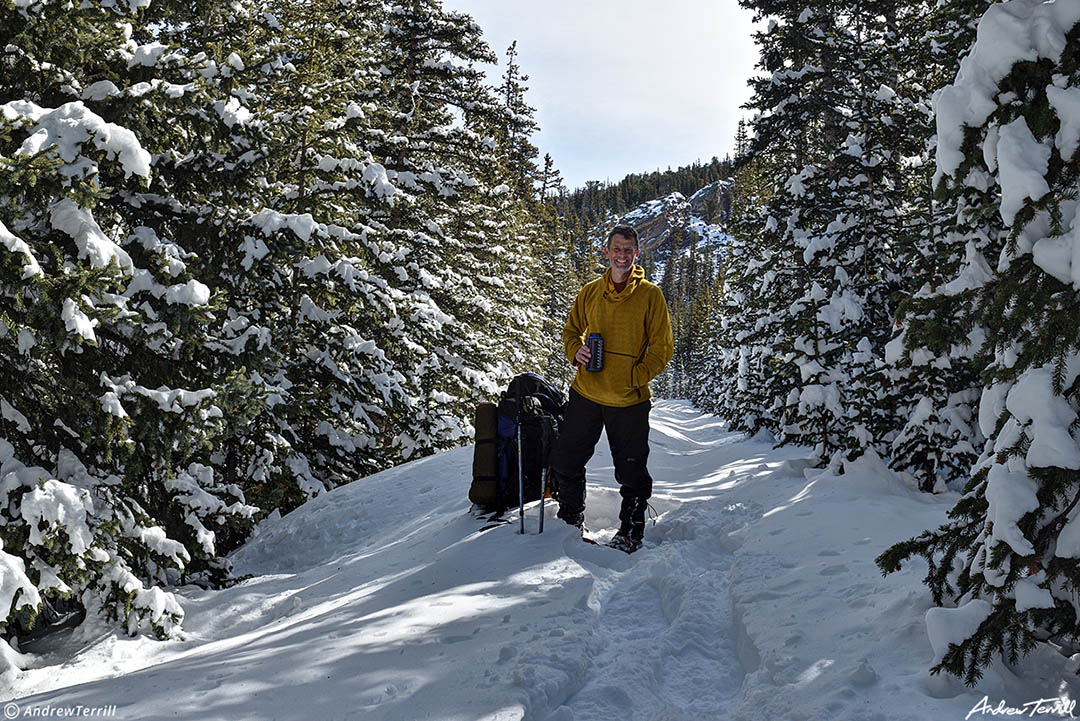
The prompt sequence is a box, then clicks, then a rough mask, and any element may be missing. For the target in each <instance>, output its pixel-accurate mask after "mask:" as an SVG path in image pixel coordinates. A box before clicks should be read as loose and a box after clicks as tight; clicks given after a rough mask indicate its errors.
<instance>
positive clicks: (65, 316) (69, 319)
mask: <svg viewBox="0 0 1080 721" xmlns="http://www.w3.org/2000/svg"><path fill="white" fill-rule="evenodd" d="M60 319H61V320H63V321H64V327H65V328H67V330H68V332H69V333H77V334H79V335H81V336H82V337H83V339H84V340H88V341H91V342H94V341H97V337H96V336H95V335H94V326H96V325H97V321H96V320H90V318H89V317H88V316H87V315H86V314H85V313H83V312H82V311H81V310H79V308H78V306H76V305H75V301H73V300H72V299H71V298H64V307H63V309H61V311H60Z"/></svg>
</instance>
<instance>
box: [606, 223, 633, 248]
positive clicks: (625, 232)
mask: <svg viewBox="0 0 1080 721" xmlns="http://www.w3.org/2000/svg"><path fill="white" fill-rule="evenodd" d="M616 235H621V236H622V237H624V238H629V239H630V240H632V241H634V249H635V250H636V249H637V247H638V237H637V231H636V230H634V229H633V228H631V227H630V226H629V225H616V226H615V227H614V228H612V229H611V232H610V233H608V235H607V245H608V247H609V248H610V247H611V239H612V238H614V237H615V236H616Z"/></svg>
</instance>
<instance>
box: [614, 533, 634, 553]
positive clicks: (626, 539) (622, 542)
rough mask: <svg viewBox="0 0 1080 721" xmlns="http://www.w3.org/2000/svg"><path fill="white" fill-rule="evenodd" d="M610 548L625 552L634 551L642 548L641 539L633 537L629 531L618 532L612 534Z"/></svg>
mask: <svg viewBox="0 0 1080 721" xmlns="http://www.w3.org/2000/svg"><path fill="white" fill-rule="evenodd" d="M607 546H608V548H615V549H618V550H620V551H622V552H623V553H633V552H634V551H636V550H638V549H639V548H641V539H640V538H632V537H631V536H630V534H628V533H616V534H615V535H614V536H612V538H611V540H610V541H608V542H607Z"/></svg>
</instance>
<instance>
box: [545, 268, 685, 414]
mask: <svg viewBox="0 0 1080 721" xmlns="http://www.w3.org/2000/svg"><path fill="white" fill-rule="evenodd" d="M590 333H599V334H600V335H601V336H603V338H604V368H603V370H600V371H595V372H592V371H587V370H585V369H584V368H583V367H580V366H579V367H578V370H577V375H576V376H575V377H574V382H573V384H572V387H573V389H574V390H576V391H577V392H578V393H580V394H581V395H583V396H585V397H586V398H588V399H589V400H591V401H594V402H596V403H600V404H601V405H605V406H620V407H622V406H632V405H634V404H636V403H641V402H642V401H644V400H647V399H648V398H649V397H650V396H651V395H652V394H651V393H650V392H649V381H651V380H652V379H653V378H655V377H656V376H657V375H659V374H660V371H662V370H664V366H666V365H667V364H668V361H670V360H671V355H672V352H673V350H674V342H673V340H672V336H671V319H670V318H669V317H668V309H667V303H666V302H665V301H664V294H663V293H662V292H661V290H660V288H658V287H657V286H656V285H654V284H652V283H650V282H649V281H647V280H645V269H644V268H642V267H641V266H640V265H635V266H632V267H631V269H630V276H629V277H628V278H627V279H626V287H625V288H623V290H622V292H621V293H616V292H615V284H614V283H613V282H612V281H611V268H608V269H607V271H606V272H605V273H604V274H603V275H602V276H600V277H599V278H597V279H596V280H594V281H592V282H590V283H588V284H587V285H586V286H585V287H584V288H582V289H581V292H580V293H578V297H577V300H576V301H574V307H573V308H572V309H571V310H570V318H569V319H568V320H567V321H566V327H565V328H563V344H564V345H565V346H566V357H567V358H569V359H570V362H571V363H574V362H575V361H574V355H575V354H576V353H577V352H578V349H579V348H581V346H583V345H585V339H586V338H588V337H589V334H590Z"/></svg>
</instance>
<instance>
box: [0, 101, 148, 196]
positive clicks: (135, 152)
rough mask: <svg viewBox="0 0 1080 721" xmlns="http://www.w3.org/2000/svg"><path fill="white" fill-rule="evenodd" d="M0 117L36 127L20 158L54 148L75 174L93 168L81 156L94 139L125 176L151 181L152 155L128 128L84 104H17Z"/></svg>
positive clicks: (2, 109) (5, 107)
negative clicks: (50, 107) (114, 159)
mask: <svg viewBox="0 0 1080 721" xmlns="http://www.w3.org/2000/svg"><path fill="white" fill-rule="evenodd" d="M0 114H2V115H3V116H4V118H5V119H7V120H8V121H16V120H21V121H23V122H25V123H34V125H33V127H31V128H30V137H28V138H27V139H26V140H24V141H23V144H22V147H20V148H19V153H20V154H21V155H36V154H38V153H40V152H42V151H44V150H46V149H47V148H52V149H53V150H54V152H55V153H56V155H57V156H59V157H60V159H61V160H63V161H64V162H65V163H67V164H68V165H69V166H73V168H72V172H75V171H79V172H81V171H82V170H84V169H90V168H92V166H93V164H92V163H91V162H90V161H89V160H88V159H87V158H84V157H83V156H82V145H83V144H84V143H86V142H87V141H89V140H90V139H91V138H92V139H93V141H94V146H95V147H97V149H98V150H102V151H104V152H105V153H106V155H107V157H110V158H112V157H115V158H117V159H118V160H119V161H120V165H121V167H123V169H124V176H125V177H129V176H131V175H133V174H134V175H138V176H141V177H143V178H149V177H150V153H148V152H147V151H146V150H144V149H143V147H142V145H140V144H139V140H138V138H136V137H135V134H134V133H133V132H131V131H130V130H128V129H127V128H122V127H120V126H119V125H115V124H113V123H107V122H105V120H103V119H102V118H101V116H99V115H97V114H96V113H94V112H92V111H91V110H90V109H89V108H87V107H86V106H85V105H83V103H82V102H81V101H74V102H70V103H64V104H63V105H61V106H60V107H59V108H56V109H55V110H53V109H49V108H43V107H41V106H39V105H37V104H35V103H32V102H30V101H27V100H14V101H12V102H10V103H7V104H5V105H0Z"/></svg>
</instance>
